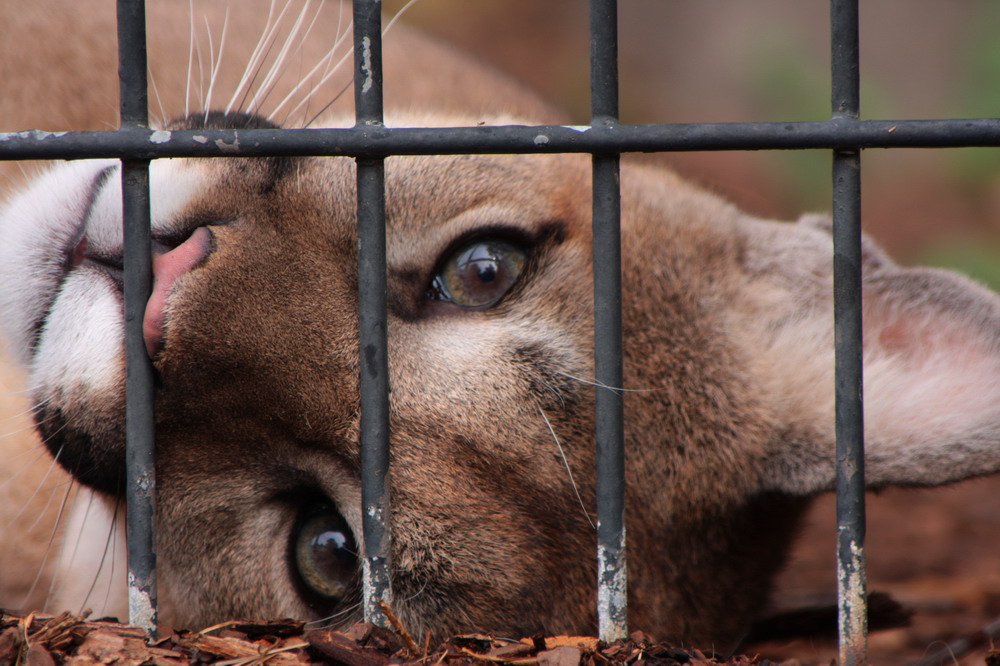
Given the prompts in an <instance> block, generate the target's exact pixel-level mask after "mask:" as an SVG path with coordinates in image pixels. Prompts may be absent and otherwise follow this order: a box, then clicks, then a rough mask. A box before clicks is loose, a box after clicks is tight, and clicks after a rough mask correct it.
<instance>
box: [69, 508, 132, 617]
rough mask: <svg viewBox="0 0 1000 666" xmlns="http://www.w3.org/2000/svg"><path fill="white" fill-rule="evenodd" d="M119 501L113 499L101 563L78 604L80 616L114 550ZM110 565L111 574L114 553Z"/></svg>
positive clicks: (74, 552)
mask: <svg viewBox="0 0 1000 666" xmlns="http://www.w3.org/2000/svg"><path fill="white" fill-rule="evenodd" d="M90 499H91V502H93V499H94V498H93V495H91V498H90ZM120 501H121V500H120V499H119V498H117V497H116V498H115V508H114V511H113V513H112V516H113V517H112V519H111V526H110V527H109V528H108V537H107V539H106V540H105V542H104V552H102V553H101V561H100V562H99V563H98V565H97V571H96V572H94V580H93V582H91V584H90V588H89V589H88V590H87V594H86V595H85V596H84V597H83V602H82V603H81V604H80V608H79V610H78V611H77V613H81V614H82V613H83V611H84V609H85V608H86V607H87V602H88V601H89V600H90V595H92V594H93V593H94V588H96V587H97V583H98V581H99V580H100V579H101V572H102V571H104V563H105V562H106V561H107V559H108V551H113V550H114V549H113V548H112V547H111V544H112V543H113V541H114V536H115V528H116V526H117V524H118V504H119V502H120ZM87 512H88V513H89V512H90V506H88V507H87ZM84 517H85V518H86V514H84ZM79 543H80V542H79V541H77V545H79ZM73 554H74V555H75V554H76V549H74V551H73ZM111 564H112V572H113V570H114V553H113V552H112V555H111ZM105 604H107V598H105Z"/></svg>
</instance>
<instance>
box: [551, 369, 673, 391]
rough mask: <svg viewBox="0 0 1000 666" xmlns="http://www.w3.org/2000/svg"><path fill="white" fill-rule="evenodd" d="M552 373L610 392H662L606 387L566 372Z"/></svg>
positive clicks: (653, 389)
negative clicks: (609, 390)
mask: <svg viewBox="0 0 1000 666" xmlns="http://www.w3.org/2000/svg"><path fill="white" fill-rule="evenodd" d="M553 372H555V373H556V374H559V375H562V376H563V377H566V378H567V379H572V380H574V381H578V382H580V383H582V384H588V385H590V386H599V387H600V388H606V389H611V390H612V391H621V392H622V393H652V392H654V391H660V390H662V389H656V388H649V389H628V388H623V387H620V386H608V385H607V384H604V383H602V382H599V381H597V380H595V379H584V378H583V377H575V376H573V375H571V374H569V373H568V372H562V371H561V370H553Z"/></svg>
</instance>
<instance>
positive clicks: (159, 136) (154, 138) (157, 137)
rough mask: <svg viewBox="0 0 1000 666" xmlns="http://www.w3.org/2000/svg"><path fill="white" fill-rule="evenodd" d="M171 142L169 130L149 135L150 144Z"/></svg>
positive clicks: (157, 131)
mask: <svg viewBox="0 0 1000 666" xmlns="http://www.w3.org/2000/svg"><path fill="white" fill-rule="evenodd" d="M167 141H170V132H169V131H168V130H156V131H155V132H153V133H152V134H150V135H149V142H150V143H166V142H167Z"/></svg>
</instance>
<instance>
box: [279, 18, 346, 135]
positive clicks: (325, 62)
mask: <svg viewBox="0 0 1000 666" xmlns="http://www.w3.org/2000/svg"><path fill="white" fill-rule="evenodd" d="M310 29H311V28H310ZM346 37H347V33H346V32H341V31H340V19H338V23H337V39H336V41H335V42H334V43H333V46H332V47H331V48H330V50H329V51H327V52H326V55H324V56H323V57H322V58H320V59H319V62H317V63H316V65H315V66H314V67H313V68H312V69H311V70H309V73H308V74H306V75H305V76H304V77H301V79H300V80H299V82H298V83H297V84H296V85H295V87H294V88H292V91H291V92H290V93H288V94H287V95H286V96H285V98H284V99H283V100H281V102H280V103H279V104H278V105H277V106H276V107H274V110H273V111H271V117H272V118H273V117H274V116H275V115H277V114H278V113H279V112H280V111H281V109H283V108H284V107H285V105H286V104H288V103H289V102H290V101H291V100H292V98H293V97H295V95H296V94H297V93H298V92H299V90H300V89H301V88H302V87H303V86H304V85H306V84H307V83H308V82H309V81H310V80H312V78H313V77H314V76H315V75H316V73H317V72H318V71H319V70H320V68H323V67H326V68H329V66H330V62H332V60H333V57H334V55H336V53H337V49H339V48H340V47H341V45H342V44H343V43H344V40H345V39H346ZM346 59H347V56H346V55H345V56H343V57H341V59H340V61H339V62H338V63H337V65H336V66H335V67H334V71H336V70H337V69H338V68H339V67H340V65H341V64H343V62H344V61H345V60H346ZM327 71H329V69H327ZM326 73H327V72H324V73H323V77H322V78H321V79H320V83H319V84H315V85H313V86H312V89H311V90H310V91H309V94H308V95H306V97H305V98H304V99H303V100H302V101H301V102H300V103H299V105H297V106H296V107H295V108H294V109H292V110H291V111H289V112H288V114H287V115H286V116H285V119H286V120H287V119H288V118H290V117H291V116H292V115H294V114H295V112H296V111H298V109H299V108H300V107H301V106H302V104H308V103H309V100H310V99H311V98H312V96H313V94H314V93H315V92H316V89H317V87H318V86H319V85H322V83H323V82H324V81H325V80H326V78H327V77H326Z"/></svg>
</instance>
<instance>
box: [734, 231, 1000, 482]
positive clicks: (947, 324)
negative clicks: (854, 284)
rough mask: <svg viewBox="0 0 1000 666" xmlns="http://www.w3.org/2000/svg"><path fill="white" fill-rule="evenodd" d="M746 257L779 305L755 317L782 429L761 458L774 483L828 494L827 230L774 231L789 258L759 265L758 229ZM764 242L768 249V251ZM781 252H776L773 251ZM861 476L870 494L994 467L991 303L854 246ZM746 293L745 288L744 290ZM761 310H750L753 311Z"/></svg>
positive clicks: (998, 398)
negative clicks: (859, 310)
mask: <svg viewBox="0 0 1000 666" xmlns="http://www.w3.org/2000/svg"><path fill="white" fill-rule="evenodd" d="M758 225H759V226H760V227H761V229H763V230H764V232H763V233H762V234H757V235H758V236H763V237H764V238H755V241H754V242H753V243H752V245H753V246H754V247H755V248H756V250H755V251H753V252H751V253H750V254H749V256H751V257H752V256H754V255H756V256H757V259H756V265H754V264H755V260H754V259H750V264H751V265H752V268H754V269H755V273H756V275H755V278H756V279H755V280H753V282H758V283H759V282H760V281H761V280H762V279H763V281H764V282H765V283H769V284H767V285H766V287H765V292H768V291H769V292H770V294H771V298H767V299H766V300H767V301H771V302H772V303H773V300H774V298H773V297H774V296H776V295H778V294H776V293H775V292H774V289H775V288H777V289H778V290H779V291H781V292H784V296H785V298H786V299H787V300H786V302H787V303H789V304H790V305H785V306H783V307H776V308H771V312H770V313H769V314H768V315H766V316H764V317H762V318H761V321H762V322H763V325H764V327H765V329H764V330H762V331H760V334H761V336H762V339H763V340H765V342H764V343H763V349H762V350H760V351H762V352H763V355H762V357H761V358H762V362H763V363H764V364H766V365H767V366H768V367H759V368H758V370H759V372H761V373H763V375H764V376H766V377H767V380H766V382H767V383H768V384H769V386H770V387H771V389H772V391H771V396H772V397H774V398H776V402H775V403H774V404H773V405H772V407H773V409H774V414H775V415H776V418H777V419H779V423H780V422H784V423H785V428H784V429H783V432H782V435H781V436H780V437H779V438H778V439H779V441H776V442H775V443H774V450H773V451H772V457H773V459H774V461H775V462H776V463H777V465H778V466H779V469H780V471H781V473H780V474H777V475H776V476H777V477H780V478H775V479H774V482H775V485H776V486H778V487H779V488H781V489H783V490H787V491H792V492H801V493H810V492H815V491H818V490H824V489H828V488H830V487H832V485H833V479H834V467H833V464H834V463H833V461H834V417H833V405H834V378H833V351H832V350H833V334H832V321H833V309H832V288H831V284H832V275H831V274H832V269H831V265H832V243H831V240H830V235H829V223H828V222H827V221H825V220H820V219H817V218H812V217H810V218H804V219H803V220H801V221H800V223H799V224H798V225H795V226H793V227H787V226H786V228H785V230H784V231H785V234H788V233H789V232H791V233H792V234H793V235H794V236H795V237H796V239H795V240H793V241H787V240H786V241H785V245H786V246H787V245H788V244H789V243H791V245H793V246H794V250H795V253H794V254H787V253H786V254H785V255H784V256H783V257H781V259H780V260H783V262H784V265H783V266H781V267H780V270H779V269H778V267H776V266H773V264H774V263H775V262H776V261H779V259H771V260H770V262H771V263H772V268H773V270H772V271H771V273H770V275H769V276H767V277H762V276H763V273H761V272H759V269H760V268H761V266H766V265H767V264H768V261H766V260H765V261H762V260H760V257H761V256H763V255H764V253H765V252H766V249H765V247H764V246H762V245H760V241H761V240H764V241H769V242H770V243H777V244H779V245H780V244H781V240H780V239H779V238H777V233H778V232H776V231H775V229H774V227H775V226H776V225H774V223H758ZM774 247H775V245H771V248H772V249H771V254H772V255H773V254H774V249H773V248H774ZM781 254H782V253H781V252H779V253H778V255H781ZM862 273H863V293H862V298H863V302H864V305H863V322H864V324H863V326H864V354H863V358H864V390H863V393H864V406H865V440H866V480H867V483H868V484H869V485H870V486H872V487H879V486H885V485H936V484H941V483H947V482H949V481H957V480H960V479H964V478H968V477H972V476H978V475H983V474H988V473H990V472H995V471H997V470H1000V297H998V296H997V295H996V294H994V293H993V292H991V291H989V290H987V289H985V288H984V287H982V286H980V285H978V284H976V283H974V282H972V281H971V280H969V279H967V278H965V277H963V276H961V275H958V274H956V273H952V272H949V271H944V270H938V269H931V268H902V267H900V266H898V265H896V264H894V263H893V262H892V261H891V260H890V259H889V258H888V257H887V256H886V255H885V254H884V253H883V252H882V251H881V250H880V249H879V248H878V247H876V246H875V245H874V243H872V242H871V241H870V240H868V239H865V240H864V241H863V267H862ZM751 286H752V285H751ZM766 309H767V308H766V307H765V308H759V309H758V314H760V313H761V312H763V311H765V310H766Z"/></svg>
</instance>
